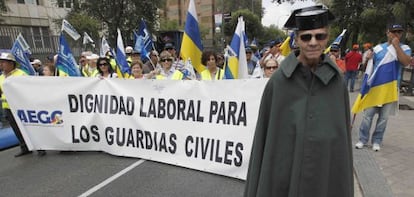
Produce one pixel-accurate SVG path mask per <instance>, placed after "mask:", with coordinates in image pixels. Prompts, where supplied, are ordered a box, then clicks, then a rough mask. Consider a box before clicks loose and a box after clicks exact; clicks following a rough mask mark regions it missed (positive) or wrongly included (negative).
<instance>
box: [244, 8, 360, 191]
mask: <svg viewBox="0 0 414 197" xmlns="http://www.w3.org/2000/svg"><path fill="white" fill-rule="evenodd" d="M333 19H334V16H333V14H332V13H331V12H330V11H329V10H328V9H327V8H325V7H324V6H322V5H316V6H311V7H305V8H301V9H297V10H294V11H293V12H292V14H291V16H290V17H289V19H288V20H287V22H286V24H285V28H288V29H294V30H295V43H296V44H297V45H298V47H299V50H298V51H296V52H291V53H290V54H289V55H288V56H287V57H286V58H285V60H283V62H282V63H281V64H280V67H279V70H278V71H277V72H275V73H273V75H272V76H271V77H270V79H269V80H268V82H267V84H266V86H265V89H264V92H263V95H262V100H261V104H260V109H259V116H258V121H257V125H256V130H255V136H254V140H253V144H252V150H251V155H250V163H249V169H248V174H247V182H246V187H245V193H244V196H246V197H253V196H255V197H256V196H295V197H297V196H318V197H331V196H335V197H351V196H354V190H353V188H354V183H353V180H354V177H353V161H352V160H353V159H352V140H351V127H350V126H351V123H350V119H351V118H350V109H349V95H348V91H347V90H346V87H345V83H344V80H343V77H342V74H341V71H340V70H339V69H338V67H337V66H336V65H335V63H333V62H332V60H331V59H330V58H329V56H328V55H325V54H324V53H323V51H324V50H325V49H326V46H327V44H328V38H329V36H328V33H329V26H328V24H329V23H330V22H331V21H332V20H333Z"/></svg>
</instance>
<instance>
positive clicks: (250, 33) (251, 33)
mask: <svg viewBox="0 0 414 197" xmlns="http://www.w3.org/2000/svg"><path fill="white" fill-rule="evenodd" d="M239 16H243V19H244V22H245V28H246V34H247V37H248V38H252V39H253V38H254V37H259V36H261V34H262V32H263V26H262V23H261V21H260V18H259V17H258V16H257V15H254V14H253V13H252V12H251V11H250V10H247V9H243V10H237V11H235V12H233V13H232V16H231V20H230V21H229V22H228V23H225V24H224V34H225V35H226V36H230V37H231V36H233V34H234V31H235V29H236V26H237V22H238V17H239Z"/></svg>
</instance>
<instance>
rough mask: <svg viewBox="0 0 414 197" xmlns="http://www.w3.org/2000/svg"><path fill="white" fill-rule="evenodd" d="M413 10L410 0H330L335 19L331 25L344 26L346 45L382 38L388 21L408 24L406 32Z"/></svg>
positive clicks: (376, 40)
mask: <svg viewBox="0 0 414 197" xmlns="http://www.w3.org/2000/svg"><path fill="white" fill-rule="evenodd" d="M413 9H414V2H413V1H411V0H397V1H391V0H376V1H371V0H332V7H331V11H332V12H333V13H334V14H335V16H336V18H337V20H336V22H335V23H334V24H333V26H336V27H339V28H341V29H342V28H346V29H348V36H349V39H348V42H347V46H348V47H350V46H351V45H352V43H360V44H361V43H364V42H371V43H374V44H378V43H381V42H384V41H386V35H385V32H386V26H387V24H388V23H391V22H398V23H401V24H403V25H405V26H407V27H409V29H408V32H410V31H411V30H410V24H414V23H413V22H414V20H413V19H414V14H413V12H412V10H413ZM409 38H411V37H409ZM407 42H408V43H410V42H411V40H410V39H408V40H407Z"/></svg>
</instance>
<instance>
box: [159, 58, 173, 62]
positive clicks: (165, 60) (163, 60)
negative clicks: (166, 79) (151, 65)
mask: <svg viewBox="0 0 414 197" xmlns="http://www.w3.org/2000/svg"><path fill="white" fill-rule="evenodd" d="M172 61H173V60H172V59H170V58H167V59H161V62H172Z"/></svg>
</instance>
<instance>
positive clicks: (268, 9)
mask: <svg viewBox="0 0 414 197" xmlns="http://www.w3.org/2000/svg"><path fill="white" fill-rule="evenodd" d="M310 5H315V2H313V1H312V0H306V1H303V2H302V1H296V3H294V4H293V5H292V4H290V3H282V4H280V5H279V4H277V3H272V2H271V0H263V1H262V7H264V8H265V10H264V16H263V18H262V24H263V26H270V25H272V24H274V25H276V26H278V27H279V28H281V27H283V25H284V24H285V22H286V21H287V19H288V18H289V16H290V13H291V11H292V10H295V9H298V8H302V7H306V6H310Z"/></svg>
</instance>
